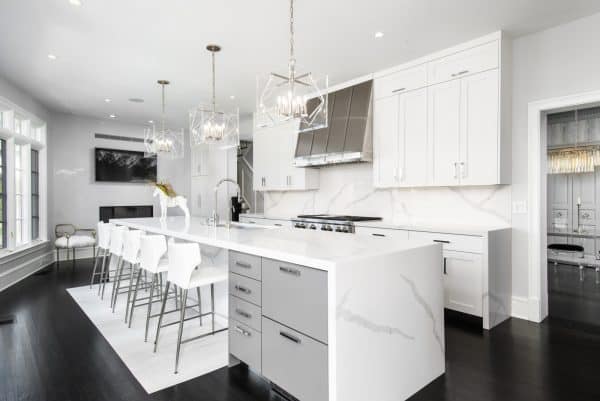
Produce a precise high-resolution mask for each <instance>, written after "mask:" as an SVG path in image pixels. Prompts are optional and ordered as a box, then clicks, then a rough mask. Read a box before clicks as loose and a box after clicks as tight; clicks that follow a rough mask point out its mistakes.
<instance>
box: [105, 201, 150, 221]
mask: <svg viewBox="0 0 600 401" xmlns="http://www.w3.org/2000/svg"><path fill="white" fill-rule="evenodd" d="M134 217H154V207H153V206H152V205H146V206H100V220H102V221H103V222H105V223H108V221H109V220H110V219H128V218H134Z"/></svg>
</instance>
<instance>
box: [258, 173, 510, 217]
mask: <svg viewBox="0 0 600 401" xmlns="http://www.w3.org/2000/svg"><path fill="white" fill-rule="evenodd" d="M372 167H373V166H372V164H370V163H362V164H349V165H340V166H330V167H326V168H321V171H320V189H318V190H313V191H289V192H267V193H265V199H264V207H265V209H264V213H265V216H267V217H272V218H289V217H292V216H297V215H299V214H311V213H335V214H351V215H361V216H379V217H382V218H383V220H384V222H387V223H390V224H428V223H436V224H439V223H449V224H456V223H458V224H461V223H462V224H468V225H471V226H473V225H482V226H499V225H501V226H506V225H510V221H511V187H510V185H497V186H485V187H462V188H461V187H454V188H453V187H436V188H409V189H404V188H403V189H375V188H373V170H372Z"/></svg>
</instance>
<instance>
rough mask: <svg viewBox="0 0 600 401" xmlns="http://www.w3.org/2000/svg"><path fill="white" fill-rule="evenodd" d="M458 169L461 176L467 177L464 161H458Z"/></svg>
mask: <svg viewBox="0 0 600 401" xmlns="http://www.w3.org/2000/svg"><path fill="white" fill-rule="evenodd" d="M460 171H461V176H462V178H467V166H466V163H465V162H460Z"/></svg>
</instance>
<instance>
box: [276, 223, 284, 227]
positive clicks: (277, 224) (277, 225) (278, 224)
mask: <svg viewBox="0 0 600 401" xmlns="http://www.w3.org/2000/svg"><path fill="white" fill-rule="evenodd" d="M275 227H283V224H280V223H275Z"/></svg>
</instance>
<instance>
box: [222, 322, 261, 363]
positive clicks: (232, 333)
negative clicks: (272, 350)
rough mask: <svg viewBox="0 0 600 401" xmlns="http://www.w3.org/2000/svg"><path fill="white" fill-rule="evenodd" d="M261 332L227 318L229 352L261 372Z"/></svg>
mask: <svg viewBox="0 0 600 401" xmlns="http://www.w3.org/2000/svg"><path fill="white" fill-rule="evenodd" d="M261 342H262V341H261V334H260V333H259V332H258V331H256V330H253V329H252V328H250V327H248V326H246V325H244V324H241V323H239V322H236V321H234V320H229V353H230V354H232V355H233V356H235V357H236V358H238V359H239V360H240V361H242V362H244V363H245V364H247V365H248V366H250V367H251V368H252V369H254V370H255V371H257V372H258V373H261V371H262V350H261Z"/></svg>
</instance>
